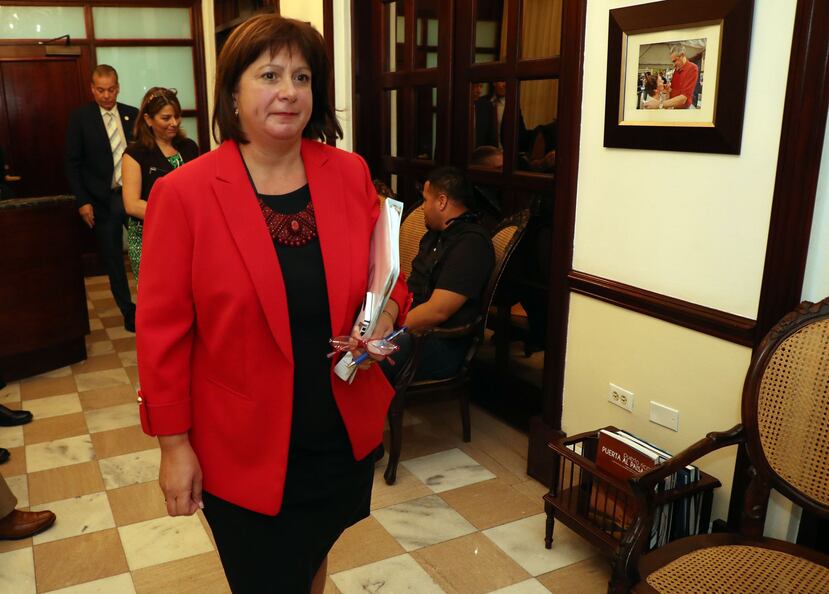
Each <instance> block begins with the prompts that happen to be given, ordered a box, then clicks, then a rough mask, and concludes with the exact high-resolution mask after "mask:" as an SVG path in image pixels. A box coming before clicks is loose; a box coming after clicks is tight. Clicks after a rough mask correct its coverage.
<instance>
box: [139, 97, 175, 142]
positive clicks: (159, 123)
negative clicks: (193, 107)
mask: <svg viewBox="0 0 829 594" xmlns="http://www.w3.org/2000/svg"><path fill="white" fill-rule="evenodd" d="M144 121H145V122H147V125H148V126H149V127H150V128H151V129H152V131H153V136H155V137H156V138H159V139H162V140H172V139H173V138H175V137H176V134H177V133H178V127H179V124H180V123H181V114H179V115H176V110H175V108H173V106H172V105H165V106H164V107H163V108H162V109H161V110H160V111H159V112H158V113H156V114H155V116H153V117H150V116H149V115H147V114H146V113H145V114H144Z"/></svg>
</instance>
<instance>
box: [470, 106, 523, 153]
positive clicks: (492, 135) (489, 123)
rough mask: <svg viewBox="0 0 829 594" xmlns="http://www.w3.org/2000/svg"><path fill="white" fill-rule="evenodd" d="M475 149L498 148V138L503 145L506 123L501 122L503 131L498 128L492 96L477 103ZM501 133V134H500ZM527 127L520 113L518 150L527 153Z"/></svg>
mask: <svg viewBox="0 0 829 594" xmlns="http://www.w3.org/2000/svg"><path fill="white" fill-rule="evenodd" d="M474 105H475V147H479V146H483V145H490V146H498V138H499V136H500V138H501V144H503V137H504V121H503V120H501V130H500V131H498V130H497V128H496V121H497V119H496V118H497V115H496V111H495V105H494V104H493V103H492V95H484V96H483V97H480V98H479V99H477V100H476V101H475V104H474ZM499 132H500V134H499ZM528 137H529V135H528V133H527V126H526V124H524V116H523V115H522V114H521V112H520V111H519V112H518V138H517V141H518V150H519V151H526V150H527V143H528Z"/></svg>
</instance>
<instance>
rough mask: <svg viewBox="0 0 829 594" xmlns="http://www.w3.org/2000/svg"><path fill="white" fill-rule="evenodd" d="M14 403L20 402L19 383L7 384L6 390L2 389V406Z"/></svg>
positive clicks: (0, 398)
mask: <svg viewBox="0 0 829 594" xmlns="http://www.w3.org/2000/svg"><path fill="white" fill-rule="evenodd" d="M12 402H20V383H19V382H10V383H8V384H6V387H5V388H2V389H0V404H9V403H12ZM12 408H14V407H12Z"/></svg>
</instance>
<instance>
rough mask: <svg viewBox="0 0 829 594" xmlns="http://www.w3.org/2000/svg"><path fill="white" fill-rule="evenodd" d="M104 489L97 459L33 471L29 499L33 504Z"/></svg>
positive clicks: (30, 477) (30, 479) (30, 478)
mask: <svg viewBox="0 0 829 594" xmlns="http://www.w3.org/2000/svg"><path fill="white" fill-rule="evenodd" d="M103 490H104V481H103V479H102V478H101V470H100V468H99V467H98V463H97V462H95V461H91V462H84V463H83V464H74V465H72V466H62V467H60V468H53V469H51V470H44V471H42V472H33V473H31V474H30V475H29V500H30V502H31V504H32V505H40V504H42V503H48V502H50V501H59V500H61V499H69V498H70V497H78V496H81V495H89V494H91V493H97V492H99V491H103Z"/></svg>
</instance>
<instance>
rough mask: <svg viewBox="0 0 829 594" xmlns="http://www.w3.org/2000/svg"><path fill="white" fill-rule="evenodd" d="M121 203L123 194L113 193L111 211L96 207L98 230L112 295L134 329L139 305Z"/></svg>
mask: <svg viewBox="0 0 829 594" xmlns="http://www.w3.org/2000/svg"><path fill="white" fill-rule="evenodd" d="M119 203H121V194H120V193H113V194H112V199H111V200H110V209H109V210H108V211H104V209H103V208H100V207H99V208H96V209H95V227H94V230H95V237H96V239H97V240H98V248H99V250H100V253H101V258H102V259H103V261H104V266H105V267H106V271H107V276H108V277H109V287H110V290H111V291H112V296H113V297H114V298H115V303H116V304H117V305H118V309H120V310H121V314H122V315H123V316H124V325H125V326H127V327H128V329H130V328H134V326H135V305H134V304H133V302H132V296H131V295H130V288H129V284H128V283H127V273H126V270H125V268H124V251H123V241H122V237H123V233H122V231H121V229H122V226H123V223H124V210H123V209H124V207H123V203H122V204H121V207H120V210H119V209H118V204H119Z"/></svg>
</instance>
